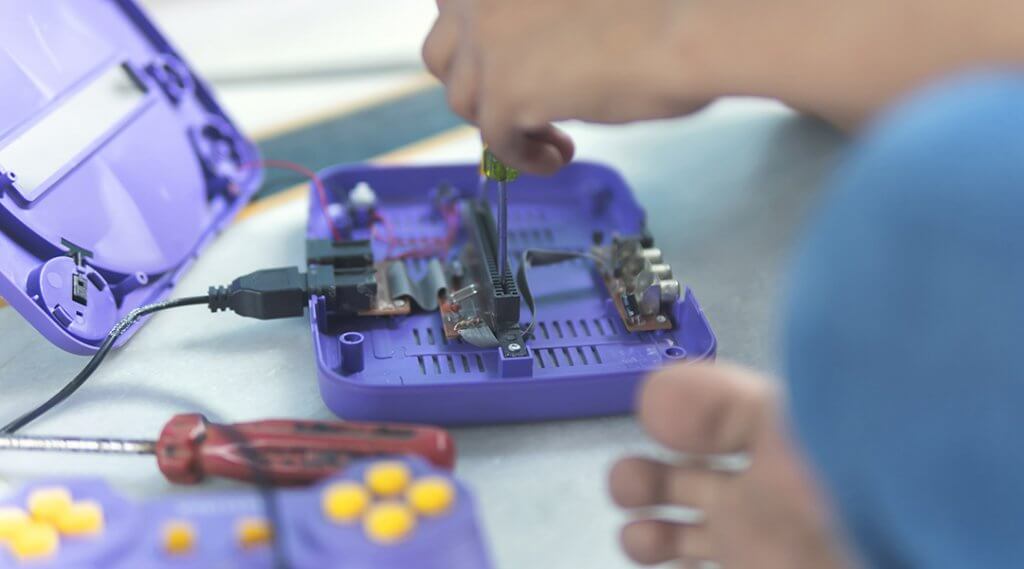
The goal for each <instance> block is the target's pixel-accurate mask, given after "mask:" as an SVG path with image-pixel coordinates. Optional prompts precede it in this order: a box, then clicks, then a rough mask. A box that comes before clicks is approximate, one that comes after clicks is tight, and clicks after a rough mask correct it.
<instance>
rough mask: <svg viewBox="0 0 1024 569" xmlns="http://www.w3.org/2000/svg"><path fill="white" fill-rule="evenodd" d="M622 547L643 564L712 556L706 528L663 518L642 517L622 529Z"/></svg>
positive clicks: (711, 557)
mask: <svg viewBox="0 0 1024 569" xmlns="http://www.w3.org/2000/svg"><path fill="white" fill-rule="evenodd" d="M621 539H622V549H623V550H624V551H625V552H626V555H628V556H629V558H630V559H632V560H633V561H635V562H637V563H640V564H641V565H656V564H658V563H664V562H666V561H672V560H673V559H680V558H682V559H713V553H714V552H713V551H712V542H711V539H710V534H709V533H708V531H707V528H705V527H703V526H691V525H684V524H680V523H676V522H669V521H664V520H639V521H635V522H631V523H629V524H626V526H625V527H624V528H622V536H621Z"/></svg>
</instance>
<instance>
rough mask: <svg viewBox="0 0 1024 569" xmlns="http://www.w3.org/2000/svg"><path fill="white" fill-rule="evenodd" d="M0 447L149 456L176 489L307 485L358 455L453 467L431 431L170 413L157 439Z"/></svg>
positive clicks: (443, 436)
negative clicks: (205, 484) (217, 480)
mask: <svg viewBox="0 0 1024 569" xmlns="http://www.w3.org/2000/svg"><path fill="white" fill-rule="evenodd" d="M0 449H15V450H53V451H69V452H92V453H109V454H155V455H156V462H157V465H158V466H159V467H160V471H161V472H162V473H163V474H164V476H165V477H166V478H167V479H168V480H170V481H171V482H174V483H176V484H196V483H198V482H199V481H200V480H202V479H203V478H205V477H206V476H217V477H221V478H233V479H235V480H242V481H245V482H257V483H266V484H273V485H275V486H290V485H301V484H308V483H310V482H315V481H317V480H320V479H323V478H325V477H327V476H330V475H331V474H333V473H335V472H337V471H338V470H339V469H340V468H343V467H344V466H345V465H346V464H348V462H349V461H351V460H353V459H356V458H360V457H365V456H380V455H395V454H414V455H419V456H421V457H423V458H424V459H426V460H428V461H430V462H431V463H433V464H435V465H437V466H439V467H441V468H447V469H451V468H452V467H453V466H454V465H455V443H454V441H453V440H452V437H451V435H450V434H448V432H447V431H445V430H444V429H440V428H438V427H429V426H424V425H404V424H397V423H351V422H347V421H292V420H286V419H271V420H265V421H254V422H251V423H235V424H231V425H220V424H217V423H211V422H209V421H207V420H206V417H204V416H202V415H199V414H187V415H175V416H174V417H173V418H172V419H171V420H170V422H168V423H167V424H166V425H164V428H163V431H162V432H161V433H160V438H159V439H158V440H156V441H145V440H123V439H82V438H53V437H35V436H22V435H17V436H9V435H2V436H0Z"/></svg>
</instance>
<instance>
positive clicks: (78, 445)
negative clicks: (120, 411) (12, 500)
mask: <svg viewBox="0 0 1024 569" xmlns="http://www.w3.org/2000/svg"><path fill="white" fill-rule="evenodd" d="M0 449H6V450H42V451H64V452H88V453H103V454H154V453H155V452H156V443H155V442H153V441H142V440H121V439H79V438H68V437H62V438H52V437H27V436H17V437H0Z"/></svg>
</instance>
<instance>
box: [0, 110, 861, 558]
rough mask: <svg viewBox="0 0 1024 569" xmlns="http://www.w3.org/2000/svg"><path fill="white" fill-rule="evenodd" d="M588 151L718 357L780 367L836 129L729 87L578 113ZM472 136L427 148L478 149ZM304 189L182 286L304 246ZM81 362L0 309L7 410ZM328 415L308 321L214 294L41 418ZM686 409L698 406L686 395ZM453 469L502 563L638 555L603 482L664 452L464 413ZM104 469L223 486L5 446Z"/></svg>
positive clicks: (50, 387)
mask: <svg viewBox="0 0 1024 569" xmlns="http://www.w3.org/2000/svg"><path fill="white" fill-rule="evenodd" d="M570 130H571V132H573V133H574V134H575V135H576V136H577V138H578V141H579V143H580V148H581V154H582V155H583V156H584V157H586V158H590V159H598V160H602V161H605V162H608V163H611V164H612V165H614V166H616V167H617V168H619V169H620V170H621V171H622V172H623V173H624V174H625V176H626V178H627V180H628V181H629V183H630V184H631V185H632V186H633V188H634V189H635V191H636V193H637V194H638V196H639V198H640V201H641V202H642V203H643V204H644V205H645V206H646V207H647V208H648V211H649V212H650V216H649V221H650V227H651V229H652V231H653V233H654V234H655V236H656V238H657V240H658V242H659V244H660V246H661V247H662V248H663V249H664V250H665V252H666V255H667V258H668V260H669V261H670V262H671V263H672V265H673V266H674V267H675V269H676V274H677V275H678V276H680V277H681V279H682V280H684V281H685V283H686V284H687V285H689V286H691V287H692V288H693V289H694V290H695V292H696V294H697V297H698V299H699V300H700V302H701V303H702V305H703V307H704V309H705V311H706V313H707V314H708V316H709V318H710V320H711V323H712V325H713V327H714V329H715V331H716V333H717V334H718V337H719V341H720V356H721V357H722V358H728V359H730V360H738V361H740V362H743V363H746V364H750V365H753V366H757V367H760V368H765V369H774V368H776V367H777V360H776V358H775V353H776V349H775V343H776V340H777V335H776V334H775V333H774V329H775V327H776V315H777V314H778V300H779V298H780V290H781V286H782V281H783V268H784V266H785V262H786V258H787V256H788V252H789V250H790V246H791V243H792V241H793V239H794V238H795V237H796V236H797V235H799V230H800V226H801V224H802V220H803V219H804V217H805V215H806V213H807V211H808V210H809V208H810V207H813V203H814V201H815V196H816V194H817V193H818V191H819V188H820V186H821V185H822V181H823V180H824V179H825V177H826V176H827V173H828V172H829V171H830V169H831V166H832V164H833V163H834V162H835V161H836V158H837V151H838V150H839V149H840V148H841V147H842V144H843V142H842V140H841V138H840V137H839V136H838V135H836V134H835V133H834V132H833V131H831V130H830V129H828V128H827V127H824V126H822V125H821V124H819V123H817V122H815V121H813V120H810V119H807V118H801V117H798V116H796V115H794V114H792V113H790V112H789V111H786V110H783V109H781V108H780V107H778V106H777V105H775V104H773V103H767V102H760V101H746V100H742V101H729V102H725V103H722V104H720V105H716V106H713V107H711V108H710V109H709V110H707V111H705V112H703V113H701V114H700V115H698V116H696V117H693V118H689V119H683V120H675V121H665V122H659V123H649V124H640V125H633V126H628V127H621V128H610V127H590V126H580V125H571V126H570ZM473 144H474V142H472V137H471V136H468V137H466V139H465V140H461V141H456V142H453V143H451V144H450V145H448V147H447V148H446V147H439V148H434V149H432V150H430V151H427V152H425V153H424V155H423V156H420V157H417V160H427V161H431V160H448V159H453V158H464V159H466V160H472V158H473V156H474V153H475V151H476V150H475V148H473ZM304 216H305V204H304V203H303V202H301V201H295V202H291V203H287V204H285V205H283V206H281V207H278V208H276V209H272V210H270V211H267V212H265V213H263V214H260V215H258V216H256V217H252V218H249V219H247V220H245V221H242V222H239V223H236V224H235V225H233V226H231V227H230V228H228V230H227V231H226V232H225V233H224V234H223V235H222V236H221V237H220V238H218V239H217V240H216V241H215V242H214V243H213V244H212V246H210V247H209V249H208V250H206V252H205V253H204V254H203V255H202V256H201V258H200V259H199V260H198V262H197V263H196V264H195V266H194V267H193V268H192V269H191V271H190V272H189V273H188V274H187V275H186V276H185V278H184V279H183V280H182V281H181V282H180V283H179V285H178V287H177V289H176V294H178V295H189V294H194V293H201V292H203V291H205V290H206V287H207V286H208V285H210V284H213V283H226V282H228V281H230V279H232V278H233V277H235V276H237V275H239V274H242V273H245V272H248V271H250V270H255V269H259V268H264V267H268V266H278V265H293V264H299V263H301V261H302V252H303V229H304V224H305V218H304ZM84 363H85V360H84V359H83V358H80V357H76V356H71V355H68V354H66V353H63V352H61V351H60V350H58V349H56V348H54V347H53V346H51V345H50V344H49V343H47V342H46V341H45V340H44V339H43V338H42V337H41V336H40V335H39V334H37V333H36V332H35V330H34V329H32V328H31V327H30V326H28V325H27V324H26V323H25V322H24V321H22V320H21V318H20V317H19V316H18V314H17V313H16V312H15V311H14V310H12V309H10V308H7V309H3V310H0V381H2V384H3V387H4V389H3V391H2V394H0V417H2V418H4V419H7V418H10V417H14V416H15V415H17V414H19V413H21V412H23V411H25V410H27V409H28V408H29V407H31V406H33V405H35V404H37V403H38V402H40V401H41V400H43V399H44V398H45V397H47V396H48V395H49V394H51V393H53V392H54V391H56V390H57V389H58V388H59V387H60V386H62V385H63V384H64V383H65V382H66V381H67V380H68V379H70V378H71V377H72V376H73V375H74V374H75V373H76V372H77V371H78V370H79V369H80V368H81V366H82V365H83V364H84ZM196 409H203V410H207V411H208V412H209V413H211V414H213V415H215V416H216V417H217V418H221V419H229V420H236V421H237V420H246V419H256V418H261V417H271V416H283V417H296V418H328V417H330V416H331V415H330V412H329V411H328V410H327V409H326V408H325V407H324V405H323V403H322V402H321V400H320V397H319V393H318V391H317V386H316V380H315V369H314V362H313V357H312V347H311V344H310V335H309V330H308V327H307V323H306V321H305V319H294V320H283V321H274V322H258V321H251V320H245V319H241V318H238V317H235V316H233V315H219V316H211V315H210V313H209V312H208V311H207V310H206V309H205V308H202V307H195V308H183V309H179V310H175V311H172V312H168V313H165V314H161V315H158V316H156V317H155V318H153V319H152V320H151V321H150V322H149V323H148V324H147V325H146V326H145V328H144V329H143V330H142V331H141V332H140V333H139V334H138V335H137V336H136V337H135V338H134V339H133V340H132V341H131V342H130V343H129V345H128V346H127V348H126V349H124V350H122V351H120V352H118V353H116V354H115V355H114V356H113V357H111V358H110V360H109V361H108V362H107V363H106V364H105V365H104V366H103V367H102V368H101V369H100V370H99V372H98V373H97V374H96V375H95V377H93V379H92V380H91V381H90V382H89V383H88V384H87V385H86V386H85V387H84V388H83V389H82V390H81V391H80V392H79V393H78V394H77V395H75V396H74V397H73V398H72V399H71V400H70V401H69V402H67V403H66V404H64V405H62V406H60V407H59V408H57V409H56V410H55V411H53V412H52V413H51V414H49V415H47V416H46V417H44V418H43V419H41V420H39V421H38V422H37V423H35V424H33V425H31V427H30V428H29V429H27V431H26V432H28V433H35V434H69V435H98V436H104V435H110V436H125V437H150V436H153V435H154V434H155V433H157V432H158V430H159V428H160V426H161V424H162V423H163V422H164V421H165V420H166V419H167V418H169V416H170V415H172V414H174V413H177V412H183V411H193V410H196ZM680 412H681V413H682V412H685V409H681V410H680ZM455 435H456V438H457V443H458V447H459V451H460V456H459V464H458V474H459V475H460V476H461V477H462V478H464V479H465V480H466V481H467V482H468V483H469V484H470V485H471V486H472V487H473V488H474V489H475V491H476V493H477V495H478V496H479V501H480V508H481V515H482V520H483V524H484V526H485V528H486V533H487V535H488V536H489V541H490V543H491V549H492V551H493V552H494V555H495V558H496V560H497V562H498V565H499V566H500V567H504V568H534V567H537V568H550V569H559V568H567V569H570V568H580V567H588V568H591V569H599V568H612V567H624V566H629V564H628V562H627V561H626V560H625V558H624V557H623V556H622V554H621V553H620V552H619V551H618V546H617V544H616V542H615V535H616V533H617V531H618V526H619V525H620V524H621V522H622V521H623V520H624V519H625V516H624V515H623V514H622V513H621V512H619V511H617V510H616V509H615V508H614V507H613V505H612V504H611V503H610V501H609V500H608V498H607V497H606V492H605V477H606V473H607V470H608V468H609V466H610V464H611V462H612V461H613V460H614V458H615V457H617V456H619V455H621V454H623V453H627V452H640V453H654V452H658V450H657V449H656V448H654V446H653V445H652V444H651V443H649V442H648V441H646V439H645V438H644V436H643V434H642V433H641V431H640V429H639V428H638V426H637V425H636V423H635V421H634V420H633V419H632V418H631V417H613V418H602V419H590V420H579V421H563V422H554V423H547V424H538V425H518V426H495V427H479V428H464V429H458V430H457V431H456V432H455ZM53 474H58V475H64V474H69V475H96V476H102V477H104V478H106V479H107V480H109V481H110V483H111V484H113V485H114V486H116V487H117V488H118V489H120V490H121V491H123V492H124V493H126V494H128V495H131V496H154V495H158V494H164V493H168V492H196V491H198V492H210V491H216V490H223V489H225V488H228V487H233V486H234V485H233V484H231V483H226V482H214V483H211V484H207V485H205V486H204V487H201V488H198V489H197V488H176V487H172V486H169V485H168V484H166V483H165V482H164V481H163V479H162V478H161V476H160V475H159V473H158V472H157V470H156V467H155V465H154V464H153V462H152V461H151V460H150V459H146V458H131V457H129V458H121V457H95V456H87V455H65V454H28V453H14V452H7V453H4V454H2V455H0V479H2V480H3V481H4V483H5V484H17V483H19V482H21V481H24V480H28V479H32V478H33V477H38V476H43V475H53Z"/></svg>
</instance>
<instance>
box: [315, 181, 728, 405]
mask: <svg viewBox="0 0 1024 569" xmlns="http://www.w3.org/2000/svg"><path fill="white" fill-rule="evenodd" d="M478 176H479V173H478V167H477V165H463V166H432V167H390V166H389V167H372V166H357V167H336V168H333V169H328V170H327V171H325V172H323V173H322V177H323V179H324V183H325V185H326V186H327V190H328V192H329V194H330V199H331V201H332V202H344V201H345V199H346V194H347V192H348V191H350V190H351V189H352V188H353V187H355V185H356V184H357V183H359V182H367V183H369V185H370V186H371V187H372V188H373V189H374V190H375V192H376V194H377V195H378V196H379V200H380V206H379V212H380V214H381V215H382V216H383V217H384V218H386V219H387V220H389V222H390V224H391V225H392V226H393V227H394V228H395V232H396V233H397V234H398V235H397V236H398V237H401V238H403V239H405V240H407V241H408V240H412V241H415V240H420V241H421V242H422V241H423V240H425V239H432V238H438V237H442V236H444V234H445V231H446V229H445V225H444V223H443V221H442V220H441V218H440V217H439V216H438V215H437V214H436V210H435V208H434V206H432V205H431V199H430V196H431V195H432V192H434V190H435V189H436V188H438V187H439V186H441V185H448V186H451V187H454V188H455V189H457V190H459V191H460V192H461V193H463V194H469V193H472V192H473V191H474V190H475V188H476V187H477V183H478ZM509 194H510V205H509V228H510V233H509V242H510V253H509V255H510V258H511V259H512V260H513V261H514V263H513V265H514V267H515V266H517V265H518V259H519V257H520V255H519V253H520V252H521V251H522V249H524V248H530V247H534V248H547V249H573V250H578V251H583V250H587V249H588V248H589V247H590V245H591V243H592V235H593V232H594V231H602V232H603V233H604V234H605V235H609V236H610V235H612V234H614V233H619V234H623V235H631V234H637V233H639V232H640V231H641V229H642V228H643V223H644V217H645V216H644V212H643V210H642V209H641V208H640V206H639V205H638V204H637V202H636V200H635V199H634V197H633V195H632V194H631V192H630V191H629V189H628V188H627V186H626V184H625V182H624V181H623V180H622V178H621V177H620V176H619V175H618V174H617V173H615V172H614V171H612V170H611V169H609V168H607V167H604V166H600V165H597V164H588V163H576V164H573V165H570V166H569V167H567V168H565V169H564V170H562V171H561V172H559V173H558V174H556V175H555V176H552V177H547V178H542V177H535V176H522V177H521V178H520V179H519V180H517V181H516V182H514V183H513V184H511V185H510V187H509ZM310 201H311V208H310V214H309V227H308V233H307V234H308V236H309V237H310V238H318V239H322V238H325V237H326V236H327V234H328V232H327V227H326V222H325V220H324V216H323V215H322V213H321V212H320V210H319V206H318V201H317V199H316V198H315V196H314V197H313V199H311V200H310ZM352 237H353V238H357V239H358V238H368V237H369V232H367V231H366V230H359V229H356V230H354V231H353V233H352ZM655 237H657V236H655ZM385 250H386V245H385V244H384V243H381V242H379V241H375V245H374V253H375V256H376V257H377V258H378V259H381V258H383V256H384V254H385ZM408 263H409V269H410V273H415V272H416V271H420V272H422V271H424V270H425V262H413V261H409V262H408ZM676 271H677V274H685V272H686V267H676ZM530 287H531V289H532V290H533V292H534V295H535V297H536V299H537V305H538V313H539V323H538V326H537V329H536V332H535V337H534V338H532V339H528V341H527V348H528V349H529V350H530V352H531V357H530V358H529V359H527V360H526V361H517V362H516V363H517V364H519V365H515V366H513V365H508V364H509V363H510V362H508V361H505V360H506V359H505V358H504V357H503V355H502V354H501V353H500V351H499V350H498V349H486V348H477V347H475V346H472V345H469V344H465V343H462V342H449V341H447V340H445V337H444V333H443V331H442V325H441V318H440V315H439V314H438V312H436V311H434V312H425V313H418V314H413V315H410V316H404V317H388V318H383V317H382V318H325V317H324V312H323V311H321V310H320V309H319V308H318V302H317V300H316V299H314V300H313V301H312V302H311V303H310V312H311V321H312V322H311V325H312V332H313V340H314V341H313V344H314V349H315V351H316V359H317V367H318V370H319V380H320V391H321V395H322V396H323V399H324V401H325V402H326V403H327V406H328V407H330V408H331V410H332V411H334V412H335V413H336V414H337V415H339V416H341V417H343V418H346V419H368V420H396V421H414V422H426V423H434V424H442V425H456V424H470V423H501V422H521V421H537V420H546V419H558V418H569V417H581V416H592V415H605V414H617V413H625V412H629V411H630V410H631V409H632V406H633V402H634V397H635V389H636V386H637V383H638V381H639V380H640V379H641V378H642V377H643V376H644V375H645V374H646V373H647V372H649V371H652V370H654V369H656V368H658V367H660V366H662V365H663V364H666V363H673V362H678V361H683V360H691V361H692V360H702V359H708V358H712V357H714V355H715V349H716V340H715V336H714V334H713V333H712V331H711V328H710V325H709V324H708V321H707V319H706V318H705V316H704V314H703V312H702V311H701V309H700V306H699V305H698V304H697V300H696V298H695V297H694V296H693V294H692V293H691V292H690V291H689V290H686V291H685V294H683V295H682V297H681V298H680V300H679V301H678V302H677V303H676V304H675V306H674V307H673V310H672V319H673V324H674V326H673V329H672V330H668V331H665V332H656V333H640V334H630V333H627V332H626V330H625V327H624V326H623V324H622V322H621V320H620V318H619V316H618V314H617V312H616V311H615V308H614V306H613V305H612V303H611V301H610V300H609V297H608V293H607V291H606V289H605V285H604V283H603V282H602V281H601V279H600V277H599V276H598V274H597V272H596V271H595V270H594V269H593V268H592V266H591V265H590V264H589V263H588V262H586V261H582V260H581V261H579V262H569V263H563V264H560V265H553V266H547V267H541V268H535V269H532V270H531V271H530ZM527 318H528V315H527V312H526V310H525V308H524V310H523V314H522V321H524V322H525V321H526V320H527ZM353 338H358V339H359V342H358V347H359V348H361V350H362V352H361V353H360V354H359V355H358V357H359V358H361V361H360V362H359V365H358V366H354V365H350V363H351V361H346V360H351V358H352V357H353V356H352V351H353V350H354V349H356V347H357V346H355V345H353V344H354V343H353V341H352V340H353Z"/></svg>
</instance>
